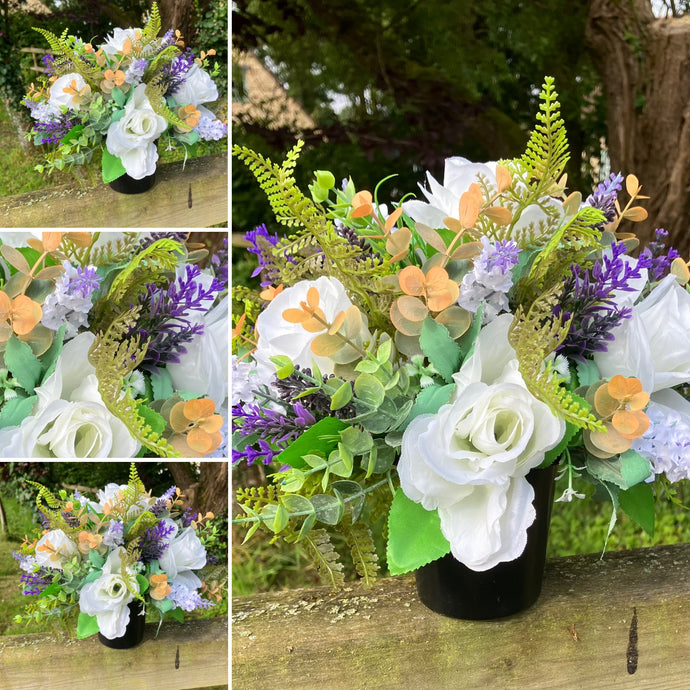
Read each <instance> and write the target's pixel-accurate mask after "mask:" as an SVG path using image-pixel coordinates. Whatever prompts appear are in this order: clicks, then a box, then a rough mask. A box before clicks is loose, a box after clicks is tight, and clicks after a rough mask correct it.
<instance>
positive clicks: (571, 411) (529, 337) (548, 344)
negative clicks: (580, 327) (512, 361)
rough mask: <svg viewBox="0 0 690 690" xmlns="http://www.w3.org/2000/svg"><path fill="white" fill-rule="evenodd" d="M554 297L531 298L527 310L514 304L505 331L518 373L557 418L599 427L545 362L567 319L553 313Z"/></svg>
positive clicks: (562, 335) (563, 333)
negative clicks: (512, 313) (532, 300)
mask: <svg viewBox="0 0 690 690" xmlns="http://www.w3.org/2000/svg"><path fill="white" fill-rule="evenodd" d="M555 303H556V298H555V296H554V294H553V292H551V293H546V294H544V295H542V296H540V297H539V298H538V299H537V300H535V301H534V302H533V304H532V306H531V307H530V309H529V311H528V312H525V310H523V308H522V307H518V309H517V312H516V314H515V317H514V319H513V323H512V324H511V326H510V330H509V332H508V340H509V341H510V344H511V345H512V346H513V348H514V349H515V353H516V355H517V359H518V362H519V367H520V373H521V374H522V378H523V380H524V382H525V385H526V386H527V389H528V390H529V392H530V393H532V395H533V396H534V397H535V398H537V399H538V400H541V401H542V402H544V403H546V404H547V405H548V406H549V407H550V408H551V411H552V412H553V413H554V415H556V416H557V417H560V418H562V419H565V420H566V421H568V422H570V423H571V424H574V425H575V426H577V427H580V428H585V427H586V428H589V429H590V430H592V431H594V430H599V431H602V430H603V425H602V423H601V422H600V421H599V420H597V418H596V417H594V415H592V413H591V412H590V411H589V408H588V407H587V406H586V403H585V404H584V405H583V404H582V403H584V401H582V399H581V398H577V397H575V396H573V395H572V394H571V393H570V392H569V391H568V390H567V389H566V388H564V387H563V386H562V385H561V384H562V383H563V380H564V379H563V378H562V377H560V376H558V374H557V373H556V372H555V370H554V369H553V366H552V363H551V362H547V361H545V360H546V358H547V357H548V355H550V354H551V353H552V352H554V351H555V349H556V348H557V347H558V346H559V345H560V344H561V343H562V342H563V341H564V340H565V338H566V336H567V334H568V329H569V327H570V319H569V320H567V321H563V320H562V319H561V318H557V317H555V316H553V307H554V305H555Z"/></svg>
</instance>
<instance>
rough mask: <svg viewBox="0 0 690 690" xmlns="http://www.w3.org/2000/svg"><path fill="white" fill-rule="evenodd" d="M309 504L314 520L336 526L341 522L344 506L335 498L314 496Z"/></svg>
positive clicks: (326, 495) (320, 495) (324, 495)
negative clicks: (312, 507) (314, 513)
mask: <svg viewBox="0 0 690 690" xmlns="http://www.w3.org/2000/svg"><path fill="white" fill-rule="evenodd" d="M311 503H312V505H313V506H314V510H315V512H316V519H317V520H318V521H319V522H324V523H325V524H327V525H337V524H338V523H339V522H340V520H342V517H343V512H344V506H343V503H342V501H339V500H338V499H337V498H336V497H335V496H330V495H328V494H314V496H312V497H311Z"/></svg>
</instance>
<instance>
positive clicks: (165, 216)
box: [0, 153, 228, 228]
mask: <svg viewBox="0 0 690 690" xmlns="http://www.w3.org/2000/svg"><path fill="white" fill-rule="evenodd" d="M227 222H228V156H227V153H218V154H215V155H213V156H205V157H204V158H195V159H193V160H189V161H187V163H186V164H185V166H184V170H183V169H182V163H167V164H165V165H160V166H158V170H157V174H156V185H155V187H153V189H151V190H150V191H148V192H144V193H143V194H118V193H117V192H114V191H113V190H112V189H110V187H109V186H108V185H106V184H99V185H97V186H95V187H80V186H79V185H78V184H76V183H75V184H70V185H60V186H59V187H53V188H51V189H44V190H39V191H36V192H26V193H25V194H16V195H14V196H11V197H6V198H4V199H0V227H6V228H18V227H24V228H77V227H80V228H81V227H84V228H91V227H93V228H206V227H209V226H211V225H217V224H219V223H226V224H227Z"/></svg>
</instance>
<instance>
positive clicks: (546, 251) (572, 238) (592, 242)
mask: <svg viewBox="0 0 690 690" xmlns="http://www.w3.org/2000/svg"><path fill="white" fill-rule="evenodd" d="M604 220H605V217H604V214H603V213H602V212H601V211H600V210H598V209H595V208H591V207H589V206H584V207H583V208H581V209H580V210H579V211H578V212H577V213H576V214H575V215H573V216H572V217H570V218H565V219H564V220H563V222H562V223H561V225H560V226H559V227H558V228H557V230H556V231H555V232H554V233H553V234H552V235H551V237H549V239H548V241H547V242H546V244H545V245H544V247H543V248H542V250H541V251H540V252H539V254H537V256H536V257H535V259H534V262H533V264H532V268H531V269H530V272H529V274H528V275H526V276H524V277H523V278H522V279H521V280H520V281H518V284H517V286H516V289H515V296H516V298H517V300H518V302H519V303H520V304H521V305H522V306H523V307H524V308H526V309H527V308H529V307H530V305H531V304H532V302H533V301H534V300H535V299H536V297H537V296H538V295H539V294H541V293H543V292H550V291H551V290H552V289H555V288H556V286H557V285H559V284H561V282H562V281H563V279H564V278H566V277H568V276H570V273H571V268H570V267H571V266H572V265H573V264H577V265H580V266H585V265H586V264H587V261H588V257H589V255H590V254H591V253H592V251H593V250H595V249H598V248H599V247H600V237H601V232H600V231H599V230H598V229H597V225H599V224H601V223H602V222H603V221H604Z"/></svg>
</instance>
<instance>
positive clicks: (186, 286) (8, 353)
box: [0, 232, 228, 458]
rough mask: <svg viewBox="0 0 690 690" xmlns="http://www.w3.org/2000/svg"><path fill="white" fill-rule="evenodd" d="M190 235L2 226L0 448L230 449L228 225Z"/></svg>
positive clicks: (75, 454)
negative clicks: (211, 236) (203, 239)
mask: <svg viewBox="0 0 690 690" xmlns="http://www.w3.org/2000/svg"><path fill="white" fill-rule="evenodd" d="M27 236H28V237H27ZM188 236H189V233H188V232H173V233H166V232H160V233H159V232H140V233H136V232H131V233H109V232H102V233H99V232H96V233H93V234H91V233H87V232H67V233H61V232H43V233H41V232H37V233H34V234H33V235H32V233H13V232H8V233H0V241H1V242H2V246H0V257H1V258H0V271H2V276H1V277H0V358H1V361H0V456H1V457H5V458H133V457H157V456H160V457H186V458H198V457H227V451H226V450H225V443H226V442H225V437H226V435H227V422H226V419H227V411H226V410H227V388H228V380H227V379H228V377H227V347H228V321H227V318H228V316H227V310H228V298H227V281H228V276H227V270H228V268H227V237H225V238H224V245H223V248H221V249H220V250H219V251H218V252H217V253H216V254H214V255H213V256H212V257H209V256H208V251H207V250H206V249H205V248H204V246H203V245H201V244H196V245H195V244H192V243H190V242H188ZM201 260H207V264H208V265H207V267H206V268H204V269H201V268H200V267H199V266H198V265H197V264H198V262H199V261H201Z"/></svg>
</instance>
